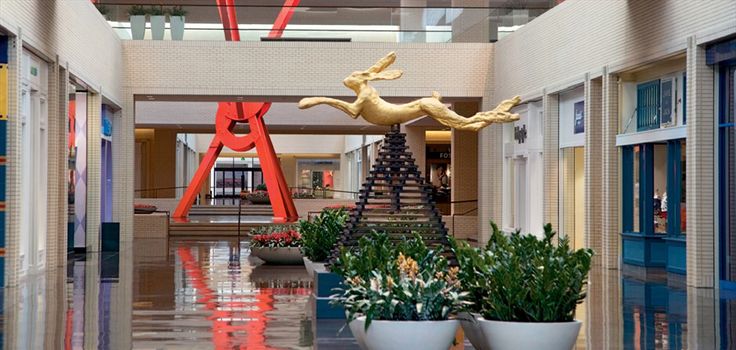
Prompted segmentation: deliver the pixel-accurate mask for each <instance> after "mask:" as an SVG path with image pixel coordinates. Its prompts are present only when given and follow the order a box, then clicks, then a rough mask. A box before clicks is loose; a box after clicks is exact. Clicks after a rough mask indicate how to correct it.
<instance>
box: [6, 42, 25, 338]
mask: <svg viewBox="0 0 736 350" xmlns="http://www.w3.org/2000/svg"><path fill="white" fill-rule="evenodd" d="M21 43H22V40H21V37H20V35H19V36H17V37H10V38H8V121H7V122H6V123H7V143H6V144H7V156H6V164H7V165H6V180H5V191H6V192H5V193H6V197H5V247H4V248H5V271H3V273H4V274H5V276H4V277H5V287H12V286H16V285H17V284H18V269H19V265H20V261H19V255H20V235H21V232H20V207H21V200H22V197H23V194H22V193H21V192H20V188H21V176H23V174H21V159H22V158H21V157H22V155H21V152H22V149H21V142H22V141H21V120H20V94H21V92H20V77H21V69H20V61H21V58H22V55H23V50H22V47H21ZM13 295H16V293H7V292H6V296H5V298H6V299H5V301H6V303H8V304H6V305H14V304H13V303H14V301H13V299H12V298H10V296H13ZM6 319H7V320H8V321H7V323H6V324H7V325H8V326H6V329H5V332H6V333H5V334H12V333H10V332H13V331H14V329H15V327H16V326H15V325H13V323H12V321H11V319H10V317H9V316H8V317H7V318H6ZM9 338H11V337H9ZM12 338H14V337H12ZM10 344H11V343H10V339H8V343H7V345H6V346H8V347H10Z"/></svg>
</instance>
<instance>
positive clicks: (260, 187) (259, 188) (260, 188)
mask: <svg viewBox="0 0 736 350" xmlns="http://www.w3.org/2000/svg"><path fill="white" fill-rule="evenodd" d="M256 191H268V187H266V184H258V185H256Z"/></svg>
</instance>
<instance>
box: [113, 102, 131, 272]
mask: <svg viewBox="0 0 736 350" xmlns="http://www.w3.org/2000/svg"><path fill="white" fill-rule="evenodd" d="M123 96H124V97H123V98H124V101H123V102H122V111H121V116H120V117H119V118H114V119H113V128H112V132H113V140H115V146H114V147H113V151H112V161H113V171H112V173H113V180H112V186H113V188H112V189H113V197H112V198H113V211H112V214H113V221H115V222H119V223H120V244H121V250H122V245H123V243H124V242H132V240H133V188H134V182H135V174H134V172H133V170H134V168H135V166H134V165H135V156H134V155H135V102H134V100H133V94H132V93H131V92H130V91H128V90H124V91H123ZM121 261H122V260H121ZM121 265H122V263H121ZM121 268H122V267H121Z"/></svg>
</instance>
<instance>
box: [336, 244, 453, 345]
mask: <svg viewBox="0 0 736 350" xmlns="http://www.w3.org/2000/svg"><path fill="white" fill-rule="evenodd" d="M370 236H371V237H365V236H364V237H362V238H361V239H360V242H359V245H358V246H359V248H358V249H357V250H343V251H342V253H341V256H340V258H339V259H338V261H337V262H336V264H335V268H333V269H332V270H333V272H336V273H338V274H339V275H341V276H342V277H343V278H344V281H345V282H344V285H343V287H342V288H339V289H338V292H339V294H337V295H334V296H333V297H332V298H333V303H334V304H339V305H342V306H343V307H344V308H345V312H346V315H347V321H348V325H349V327H350V330H351V331H352V332H353V335H354V336H355V338H356V340H357V341H358V344H359V345H360V346H361V347H362V348H363V349H369V350H379V349H380V350H405V349H426V350H435V349H436V350H446V349H448V348H449V347H450V346H451V345H452V343H453V341H454V339H455V333H456V331H457V328H458V325H459V323H458V321H457V320H455V319H451V318H450V316H451V315H453V313H454V312H456V311H457V310H459V309H460V307H461V306H462V305H463V304H465V303H467V302H466V301H465V300H466V298H467V293H465V292H462V291H461V290H460V282H459V280H458V268H457V267H453V268H450V267H449V264H448V262H447V260H446V259H445V258H444V257H443V256H442V255H441V253H440V251H437V250H432V249H427V247H426V246H424V243H423V242H422V241H421V239H420V238H418V237H415V238H414V239H410V240H406V241H404V242H403V243H400V244H394V243H392V242H391V241H390V240H389V239H388V236H386V235H385V234H373V235H370Z"/></svg>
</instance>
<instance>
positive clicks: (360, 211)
mask: <svg viewBox="0 0 736 350" xmlns="http://www.w3.org/2000/svg"><path fill="white" fill-rule="evenodd" d="M408 149H409V147H408V146H407V145H406V134H404V133H401V132H399V126H398V125H394V126H392V127H391V131H390V132H389V133H387V134H386V137H385V139H384V141H383V145H382V147H381V150H380V151H379V152H378V157H377V158H376V161H375V163H374V164H373V167H372V169H371V170H370V172H369V174H368V176H367V177H366V179H365V180H366V181H365V183H363V188H362V189H361V190H360V195H359V198H358V202H357V203H356V204H355V208H354V209H353V210H351V212H350V219H349V220H348V222H347V223H346V225H345V230H344V231H343V234H342V237H341V238H340V239H339V241H338V243H337V245H336V247H335V249H333V251H332V257H331V259H330V261H331V262H334V261H335V259H336V258H337V256H338V255H339V253H340V249H341V247H354V246H357V245H358V239H359V238H360V237H361V236H363V235H365V234H368V233H370V232H372V231H377V232H385V233H386V234H388V235H389V237H390V238H391V239H392V240H401V239H402V238H403V237H410V236H411V235H413V234H414V233H418V234H419V235H420V236H421V237H422V239H423V240H424V242H425V243H426V244H427V245H428V246H438V245H441V246H443V248H444V249H443V250H444V251H445V252H449V249H448V248H449V240H448V233H447V228H446V227H445V224H444V223H443V222H442V215H441V214H440V212H439V210H437V207H436V206H435V202H434V200H433V195H432V193H433V188H432V185H430V184H428V183H426V182H425V179H424V178H423V177H422V175H421V172H420V171H419V169H418V167H417V165H416V164H415V159H414V158H412V154H411V152H410V151H409V150H408Z"/></svg>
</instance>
